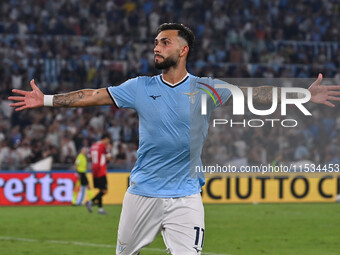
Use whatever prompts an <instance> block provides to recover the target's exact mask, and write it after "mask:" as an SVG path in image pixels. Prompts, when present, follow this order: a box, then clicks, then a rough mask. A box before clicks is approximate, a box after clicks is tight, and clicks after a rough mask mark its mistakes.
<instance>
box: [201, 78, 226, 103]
mask: <svg viewBox="0 0 340 255" xmlns="http://www.w3.org/2000/svg"><path fill="white" fill-rule="evenodd" d="M198 83H199V84H202V85H203V86H206V87H207V88H209V89H210V90H211V91H212V92H214V94H215V95H216V97H217V98H218V101H219V102H220V104H221V106H222V100H221V98H220V96H219V95H218V93H217V91H216V90H215V89H214V88H213V87H211V86H210V85H208V84H205V83H202V82H198ZM199 89H200V90H203V91H204V92H206V93H207V94H208V95H209V96H210V97H211V98H212V100H214V103H215V106H217V103H216V99H215V98H214V96H213V95H212V94H211V92H210V91H209V90H207V89H204V88H199Z"/></svg>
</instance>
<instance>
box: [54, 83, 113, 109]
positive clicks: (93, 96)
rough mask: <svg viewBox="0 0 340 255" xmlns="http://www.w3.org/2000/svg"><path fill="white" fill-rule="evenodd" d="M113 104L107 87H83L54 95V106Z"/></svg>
mask: <svg viewBox="0 0 340 255" xmlns="http://www.w3.org/2000/svg"><path fill="white" fill-rule="evenodd" d="M110 104H113V101H112V99H111V97H110V96H109V94H108V92H107V90H106V89H105V88H102V89H82V90H78V91H73V92H70V93H66V94H58V95H54V96H53V106H54V107H86V106H97V105H110Z"/></svg>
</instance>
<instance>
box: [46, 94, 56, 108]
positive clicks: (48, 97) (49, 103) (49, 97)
mask: <svg viewBox="0 0 340 255" xmlns="http://www.w3.org/2000/svg"><path fill="white" fill-rule="evenodd" d="M53 97H54V96H53V95H44V106H51V107H53Z"/></svg>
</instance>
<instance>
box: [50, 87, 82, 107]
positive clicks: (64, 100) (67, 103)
mask: <svg viewBox="0 0 340 255" xmlns="http://www.w3.org/2000/svg"><path fill="white" fill-rule="evenodd" d="M84 96H85V93H84V92H83V91H76V92H71V93H67V94H62V95H55V96H54V97H53V105H54V106H57V107H58V106H59V107H72V106H75V103H76V102H78V101H79V100H81V99H82V98H83V97H84Z"/></svg>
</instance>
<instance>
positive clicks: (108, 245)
mask: <svg viewBox="0 0 340 255" xmlns="http://www.w3.org/2000/svg"><path fill="white" fill-rule="evenodd" d="M0 240H6V241H22V242H39V241H41V242H47V243H55V244H67V245H70V244H71V245H78V246H89V247H100V248H110V249H115V248H116V246H115V245H111V244H96V243H83V242H75V241H63V240H38V239H29V238H20V237H11V236H0ZM143 250H145V251H157V252H164V253H165V249H157V248H148V247H145V248H143ZM202 255H231V254H226V253H213V252H203V253H202Z"/></svg>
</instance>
